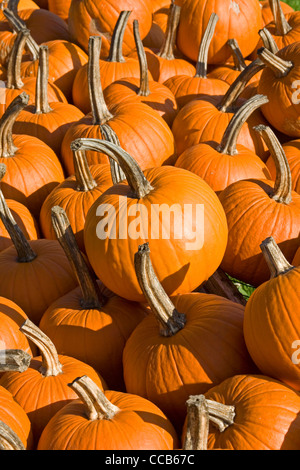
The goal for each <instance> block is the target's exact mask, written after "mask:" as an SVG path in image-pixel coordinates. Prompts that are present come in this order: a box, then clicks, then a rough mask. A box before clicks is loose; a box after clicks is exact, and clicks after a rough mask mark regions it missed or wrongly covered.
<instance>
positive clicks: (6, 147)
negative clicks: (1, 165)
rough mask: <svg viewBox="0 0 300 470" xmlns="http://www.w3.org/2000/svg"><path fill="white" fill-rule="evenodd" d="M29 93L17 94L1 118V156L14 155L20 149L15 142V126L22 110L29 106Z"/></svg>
mask: <svg viewBox="0 0 300 470" xmlns="http://www.w3.org/2000/svg"><path fill="white" fill-rule="evenodd" d="M28 101H29V95H27V94H26V93H25V92H23V93H21V94H20V95H19V96H17V97H16V98H15V99H14V100H13V101H12V102H11V103H10V105H9V106H8V108H7V109H6V111H5V113H4V114H3V116H2V118H1V119H0V157H1V158H9V157H13V156H14V155H15V153H16V151H17V150H18V149H17V147H15V145H14V142H13V132H12V131H13V126H14V124H15V122H16V119H17V117H18V116H19V114H20V112H21V111H22V110H23V109H24V108H25V107H26V106H27V104H28Z"/></svg>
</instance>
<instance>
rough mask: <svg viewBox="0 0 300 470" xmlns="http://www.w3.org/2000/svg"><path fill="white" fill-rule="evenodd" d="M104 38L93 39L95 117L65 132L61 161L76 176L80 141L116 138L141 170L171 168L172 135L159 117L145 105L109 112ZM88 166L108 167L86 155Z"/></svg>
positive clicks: (91, 72)
mask: <svg viewBox="0 0 300 470" xmlns="http://www.w3.org/2000/svg"><path fill="white" fill-rule="evenodd" d="M101 41H102V40H101V37H97V36H96V37H91V38H90V51H89V58H90V59H89V83H90V101H91V106H92V113H90V114H88V115H86V116H85V117H84V118H82V119H80V120H79V121H78V122H76V123H75V124H74V125H73V126H71V128H70V129H69V130H68V131H67V132H66V135H65V137H64V140H63V142H62V147H61V157H62V161H63V163H64V166H65V168H66V171H67V173H68V174H69V175H72V174H74V167H73V153H72V151H71V149H70V145H71V143H72V142H73V141H74V140H76V139H78V138H96V139H103V138H105V139H106V138H107V135H108V134H109V135H112V134H113V135H114V137H113V139H114V140H115V141H118V142H119V143H120V145H121V147H122V148H124V149H125V150H126V151H128V152H132V156H133V157H134V158H135V159H136V160H137V161H138V163H139V164H140V165H141V167H142V169H145V168H151V167H153V166H160V165H162V164H172V163H174V160H175V158H176V156H175V144H174V138H173V134H172V132H171V129H170V128H169V126H168V125H167V123H166V122H165V121H164V120H163V118H162V117H160V116H159V115H158V113H157V112H156V111H155V110H153V109H151V108H150V107H149V106H147V105H146V104H143V103H141V104H139V103H137V104H135V105H132V104H131V103H120V104H119V103H117V104H115V105H114V106H112V107H110V108H108V107H107V105H106V103H105V100H104V97H103V92H102V87H101V78H100V68H99V56H100V49H101ZM86 157H87V160H88V163H89V165H95V164H98V163H108V158H107V156H106V155H105V154H97V153H95V152H86Z"/></svg>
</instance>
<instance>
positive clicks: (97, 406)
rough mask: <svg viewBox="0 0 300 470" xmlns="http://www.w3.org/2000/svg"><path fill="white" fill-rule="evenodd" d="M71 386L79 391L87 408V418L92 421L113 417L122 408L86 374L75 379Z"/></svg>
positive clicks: (76, 391)
mask: <svg viewBox="0 0 300 470" xmlns="http://www.w3.org/2000/svg"><path fill="white" fill-rule="evenodd" d="M69 387H71V388H72V390H74V392H75V393H77V395H78V397H79V398H80V399H81V400H82V402H83V404H84V405H85V408H86V414H87V418H88V419H89V420H90V421H95V420H97V419H107V420H110V419H112V418H113V417H114V416H115V415H116V414H117V413H118V412H119V411H120V409H119V408H118V407H117V406H115V405H113V404H112V403H111V402H110V401H109V400H108V399H107V398H106V396H105V394H104V393H103V392H102V390H101V389H100V388H99V387H98V386H97V385H96V384H95V382H93V381H92V379H90V378H89V377H87V376H86V375H84V376H83V377H79V378H78V379H75V380H74V382H72V383H71V384H69Z"/></svg>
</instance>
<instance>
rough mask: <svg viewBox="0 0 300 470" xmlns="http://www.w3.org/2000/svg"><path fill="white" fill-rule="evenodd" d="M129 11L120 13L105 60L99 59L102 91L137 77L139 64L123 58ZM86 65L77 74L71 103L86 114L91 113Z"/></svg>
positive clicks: (128, 58)
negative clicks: (124, 80) (118, 82)
mask: <svg viewBox="0 0 300 470" xmlns="http://www.w3.org/2000/svg"><path fill="white" fill-rule="evenodd" d="M130 13H131V12H130V11H122V12H121V13H120V16H119V19H118V21H117V23H116V26H115V29H114V33H113V36H112V40H111V44H110V52H109V56H108V58H107V59H103V58H102V57H100V74H101V85H102V89H103V91H104V90H105V89H106V88H107V87H108V86H109V85H110V84H111V83H113V82H115V81H116V80H119V79H121V78H124V77H136V78H138V77H139V74H140V69H139V62H138V61H137V60H136V59H135V58H131V57H126V58H124V57H123V53H122V49H123V37H124V32H125V29H126V26H127V22H128V18H129V15H130ZM88 75H89V74H88V64H85V65H83V66H82V67H81V68H80V69H79V70H78V72H77V74H76V77H75V80H74V83H73V88H72V97H73V103H74V104H75V106H77V107H78V108H79V109H81V110H82V112H84V114H88V113H90V112H91V103H90V97H89V77H88Z"/></svg>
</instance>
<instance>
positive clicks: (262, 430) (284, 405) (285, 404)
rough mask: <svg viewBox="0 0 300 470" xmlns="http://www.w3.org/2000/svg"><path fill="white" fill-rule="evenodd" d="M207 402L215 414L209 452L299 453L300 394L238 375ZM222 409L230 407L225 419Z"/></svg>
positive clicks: (261, 378) (213, 392)
mask: <svg viewBox="0 0 300 470" xmlns="http://www.w3.org/2000/svg"><path fill="white" fill-rule="evenodd" d="M205 399H206V402H207V403H208V407H209V409H211V410H212V411H211V413H210V416H211V423H212V424H213V426H211V428H210V430H209V435H208V449H209V450H214V449H220V450H299V439H298V436H299V426H300V423H299V408H300V401H299V400H300V398H299V394H298V393H297V392H296V391H295V390H293V389H292V388H290V387H288V386H286V385H284V384H282V383H281V382H279V381H277V380H275V379H272V378H270V377H265V376H262V375H237V376H235V377H231V378H229V379H227V380H225V381H224V382H222V383H221V384H220V385H217V386H216V387H213V388H211V389H210V390H208V392H207V393H205ZM220 405H226V406H227V407H226V408H225V410H226V412H225V416H224V413H223V412H224V406H222V408H221V409H220ZM233 415H234V416H233ZM232 420H234V422H233V423H232Z"/></svg>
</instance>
